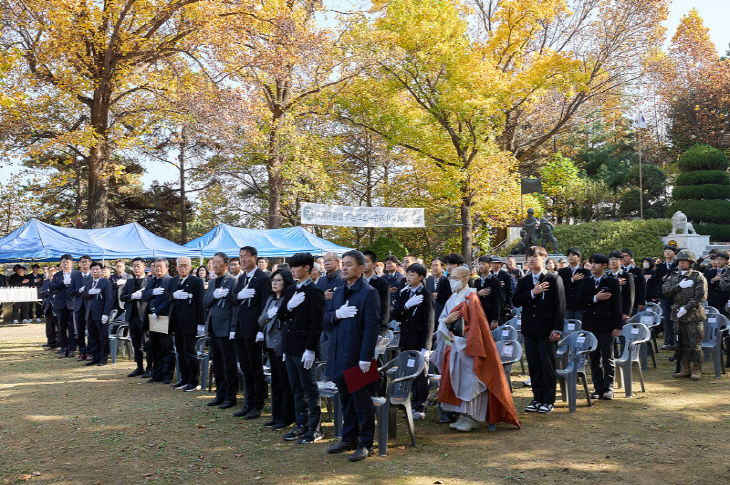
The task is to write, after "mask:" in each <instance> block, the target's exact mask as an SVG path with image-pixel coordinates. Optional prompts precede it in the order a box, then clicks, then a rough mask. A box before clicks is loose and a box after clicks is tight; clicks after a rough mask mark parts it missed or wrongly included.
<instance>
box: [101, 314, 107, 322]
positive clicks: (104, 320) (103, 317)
mask: <svg viewBox="0 0 730 485" xmlns="http://www.w3.org/2000/svg"><path fill="white" fill-rule="evenodd" d="M108 321H109V317H108V316H106V315H102V316H101V323H106V322H108Z"/></svg>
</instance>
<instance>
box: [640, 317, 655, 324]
mask: <svg viewBox="0 0 730 485" xmlns="http://www.w3.org/2000/svg"><path fill="white" fill-rule="evenodd" d="M653 320H654V319H653V318H651V317H641V323H652V321H653Z"/></svg>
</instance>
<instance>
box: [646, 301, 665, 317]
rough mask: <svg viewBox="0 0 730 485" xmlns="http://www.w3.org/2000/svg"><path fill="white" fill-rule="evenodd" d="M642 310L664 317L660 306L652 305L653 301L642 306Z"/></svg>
mask: <svg viewBox="0 0 730 485" xmlns="http://www.w3.org/2000/svg"><path fill="white" fill-rule="evenodd" d="M644 310H649V311H651V312H654V313H656V314H657V315H659V316H660V317H661V316H663V315H664V310H662V306H661V305H660V304H659V303H654V302H653V301H647V302H646V305H644Z"/></svg>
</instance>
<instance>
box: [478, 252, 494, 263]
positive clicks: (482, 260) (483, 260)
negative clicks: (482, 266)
mask: <svg viewBox="0 0 730 485" xmlns="http://www.w3.org/2000/svg"><path fill="white" fill-rule="evenodd" d="M491 262H492V258H490V257H489V256H487V255H486V254H482V255H481V256H479V259H478V260H477V263H491Z"/></svg>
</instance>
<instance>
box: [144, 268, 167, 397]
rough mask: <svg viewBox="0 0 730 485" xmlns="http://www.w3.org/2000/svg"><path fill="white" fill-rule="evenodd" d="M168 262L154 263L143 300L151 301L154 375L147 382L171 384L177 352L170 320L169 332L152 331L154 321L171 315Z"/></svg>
mask: <svg viewBox="0 0 730 485" xmlns="http://www.w3.org/2000/svg"><path fill="white" fill-rule="evenodd" d="M167 271H168V262H167V260H166V259H164V258H157V259H155V261H154V263H152V280H150V282H149V284H147V286H146V287H145V289H144V291H143V292H142V301H146V302H148V303H149V306H148V307H147V315H148V318H149V320H148V321H149V322H150V350H151V352H152V377H150V378H149V380H148V381H147V382H162V383H163V384H169V383H170V382H171V381H172V376H173V374H174V372H175V352H174V351H173V344H172V335H171V334H170V322H169V320H168V326H167V332H154V331H152V328H151V327H152V323H153V321H154V322H155V323H156V322H157V320H158V318H157V317H160V316H164V317H167V316H169V315H170V307H171V295H172V292H171V291H170V289H171V287H172V277H171V276H170V275H169V274H168V273H167Z"/></svg>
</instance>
